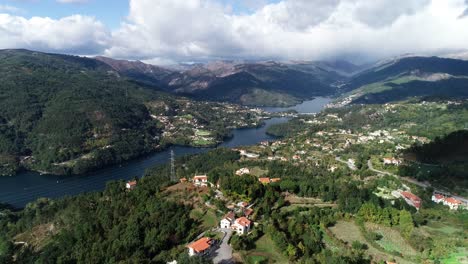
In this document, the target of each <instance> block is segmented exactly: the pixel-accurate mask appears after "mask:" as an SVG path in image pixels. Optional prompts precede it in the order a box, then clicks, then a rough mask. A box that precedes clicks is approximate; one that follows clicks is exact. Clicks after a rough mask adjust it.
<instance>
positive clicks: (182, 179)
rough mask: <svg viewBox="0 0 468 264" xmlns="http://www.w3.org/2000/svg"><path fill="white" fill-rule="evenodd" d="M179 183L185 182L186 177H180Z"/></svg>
mask: <svg viewBox="0 0 468 264" xmlns="http://www.w3.org/2000/svg"><path fill="white" fill-rule="evenodd" d="M179 181H180V183H186V182H187V178H180V180H179Z"/></svg>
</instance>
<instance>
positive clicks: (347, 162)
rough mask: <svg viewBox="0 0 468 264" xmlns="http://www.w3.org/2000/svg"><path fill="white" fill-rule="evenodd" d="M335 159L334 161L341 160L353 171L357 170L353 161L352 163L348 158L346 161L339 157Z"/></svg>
mask: <svg viewBox="0 0 468 264" xmlns="http://www.w3.org/2000/svg"><path fill="white" fill-rule="evenodd" d="M335 160H336V161H339V162H341V163H344V164H346V165H347V166H348V168H349V169H350V170H353V171H355V170H357V168H356V165H354V163H352V162H351V161H349V160H348V161H344V160H342V159H341V158H340V157H336V158H335Z"/></svg>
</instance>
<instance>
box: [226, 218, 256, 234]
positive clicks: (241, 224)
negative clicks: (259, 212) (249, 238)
mask: <svg viewBox="0 0 468 264" xmlns="http://www.w3.org/2000/svg"><path fill="white" fill-rule="evenodd" d="M251 223H252V222H251V221H250V220H249V219H247V218H246V217H239V218H237V219H236V220H235V221H234V224H233V225H232V226H231V228H232V229H233V230H234V231H236V232H237V234H238V235H245V234H247V233H248V232H249V231H250V224H251Z"/></svg>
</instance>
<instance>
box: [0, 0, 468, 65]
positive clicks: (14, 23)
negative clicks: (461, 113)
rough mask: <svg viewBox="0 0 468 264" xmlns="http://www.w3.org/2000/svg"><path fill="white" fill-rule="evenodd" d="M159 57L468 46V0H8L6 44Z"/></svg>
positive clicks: (335, 54) (344, 54) (364, 53)
mask: <svg viewBox="0 0 468 264" xmlns="http://www.w3.org/2000/svg"><path fill="white" fill-rule="evenodd" d="M7 48H26V49H31V50H38V51H44V52H55V53H67V54H76V55H86V56H94V55H104V56H109V57H113V58H119V59H130V60H143V61H145V62H149V63H154V64H171V63H175V62H188V61H209V60H220V59H250V60H256V59H258V60H267V59H268V60H270V59H275V60H330V59H343V58H344V59H348V60H351V61H371V60H378V59H382V58H386V57H391V56H397V55H401V54H405V53H416V54H440V53H449V52H458V51H466V50H467V49H468V0H129V1H127V0H0V49H7Z"/></svg>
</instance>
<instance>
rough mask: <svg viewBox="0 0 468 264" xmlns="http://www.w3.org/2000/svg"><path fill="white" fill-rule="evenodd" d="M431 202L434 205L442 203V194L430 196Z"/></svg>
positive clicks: (443, 198)
mask: <svg viewBox="0 0 468 264" xmlns="http://www.w3.org/2000/svg"><path fill="white" fill-rule="evenodd" d="M431 200H432V201H433V202H434V203H440V202H443V201H444V200H445V196H443V195H442V194H438V193H434V194H433V195H432V197H431Z"/></svg>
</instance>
